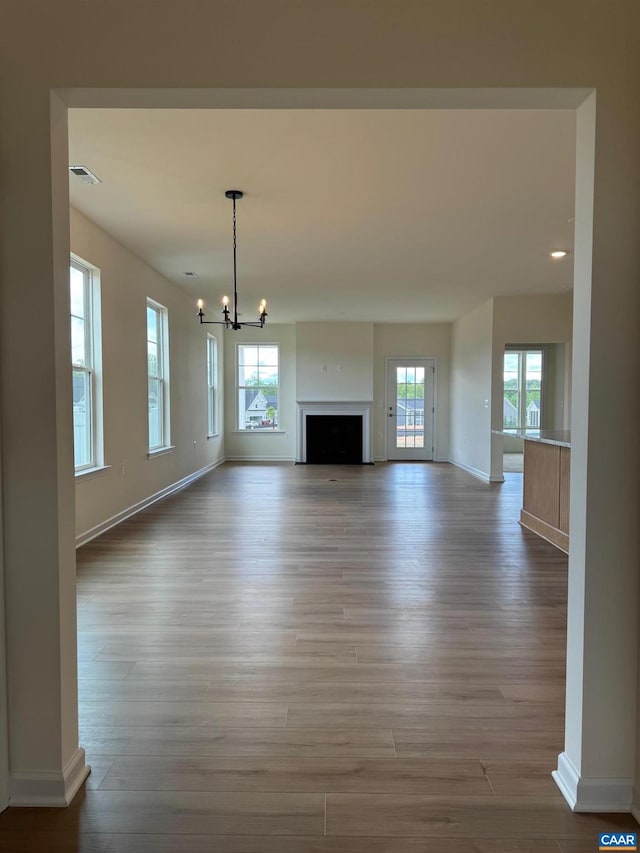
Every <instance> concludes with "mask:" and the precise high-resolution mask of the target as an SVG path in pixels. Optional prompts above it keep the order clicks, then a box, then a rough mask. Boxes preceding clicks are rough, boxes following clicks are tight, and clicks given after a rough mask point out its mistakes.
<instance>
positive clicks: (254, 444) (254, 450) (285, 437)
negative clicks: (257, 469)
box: [224, 323, 296, 462]
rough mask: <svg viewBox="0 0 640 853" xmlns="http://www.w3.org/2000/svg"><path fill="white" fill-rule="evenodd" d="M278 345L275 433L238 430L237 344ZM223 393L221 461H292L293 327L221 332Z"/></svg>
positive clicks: (293, 414) (294, 354)
mask: <svg viewBox="0 0 640 853" xmlns="http://www.w3.org/2000/svg"><path fill="white" fill-rule="evenodd" d="M250 343H259V344H278V346H279V348H280V387H279V396H280V399H279V400H278V429H277V430H273V431H269V432H265V431H262V430H258V431H254V430H238V422H237V421H238V406H237V403H236V399H235V388H236V381H237V363H238V359H237V345H238V344H250ZM224 352H225V358H224V363H225V370H224V384H225V388H226V389H227V390H226V397H225V399H226V405H225V413H224V422H225V457H226V458H227V459H238V460H247V461H255V462H258V461H262V460H268V459H271V460H273V461H291V462H293V460H295V458H296V396H295V395H296V326H294V325H293V324H288V325H287V324H280V325H279V324H277V323H268V324H267V325H266V326H265V328H264V329H254V328H251V327H249V328H244V329H240V330H239V331H237V332H230V331H225V332H224Z"/></svg>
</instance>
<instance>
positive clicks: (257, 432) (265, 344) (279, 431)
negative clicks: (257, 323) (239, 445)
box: [233, 341, 287, 435]
mask: <svg viewBox="0 0 640 853" xmlns="http://www.w3.org/2000/svg"><path fill="white" fill-rule="evenodd" d="M240 347H276V348H277V350H278V384H277V386H276V387H277V389H278V427H279V428H278V429H255V430H254V429H242V427H241V426H240V424H239V420H240V412H239V409H238V395H239V393H240V389H241V388H248V387H250V386H248V385H242V386H241V385H240ZM235 362H236V364H235V403H234V407H235V410H236V428H235V429H234V430H233V434H234V435H284V434H285V433H286V432H287V430H283V429H281V428H280V426H281V425H280V400H281V396H280V392H281V388H280V378H281V377H280V344H279V343H278V342H276V341H245V342H243V343H236V358H235ZM256 387H259V388H260V387H267V386H256Z"/></svg>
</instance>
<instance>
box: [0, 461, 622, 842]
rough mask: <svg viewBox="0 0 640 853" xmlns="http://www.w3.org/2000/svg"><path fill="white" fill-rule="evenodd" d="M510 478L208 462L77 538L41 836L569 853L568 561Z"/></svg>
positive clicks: (23, 835) (5, 830) (616, 821)
mask: <svg viewBox="0 0 640 853" xmlns="http://www.w3.org/2000/svg"><path fill="white" fill-rule="evenodd" d="M521 493H522V478H521V476H518V475H509V476H508V477H507V481H506V482H505V483H504V484H503V485H491V486H489V485H487V484H484V483H482V482H480V481H478V480H476V479H474V478H473V477H471V476H469V475H467V474H466V473H464V472H462V471H460V470H458V469H456V468H453V467H451V466H449V465H433V464H423V465H420V464H396V465H393V464H388V465H376V466H375V467H368V466H366V467H322V466H308V467H304V466H293V465H257V466H255V465H254V466H249V465H225V466H223V467H221V468H219V469H218V470H216V471H215V472H213V473H212V474H210V475H209V476H207V477H206V478H204V479H202V480H201V481H199V482H198V483H196V484H195V485H193V486H192V487H191V488H189V489H188V490H186V491H184V492H182V493H181V494H179V495H177V496H175V497H172V498H170V499H168V500H166V501H164V502H163V503H160V504H158V505H156V506H154V507H152V508H151V509H149V510H148V511H146V512H144V513H142V514H140V515H138V516H136V517H135V518H133V519H131V520H130V521H128V522H126V523H125V524H122V525H121V526H120V527H118V528H117V529H115V530H113V531H111V532H110V533H108V534H106V535H105V536H103V537H101V538H100V539H99V540H96V541H94V542H93V543H90V544H89V545H87V546H85V547H84V548H83V549H81V551H80V552H79V553H78V622H79V676H80V714H81V743H82V744H83V745H84V746H85V748H86V750H87V756H88V761H89V762H90V763H91V765H92V767H93V772H92V775H91V776H90V777H89V780H88V782H87V785H86V790H85V791H83V792H81V794H80V795H79V796H78V798H77V800H76V801H75V802H74V804H73V805H72V807H71V808H69V809H66V810H54V809H9V810H8V811H7V812H5V813H4V814H3V815H2V816H0V850H2V851H16V853H18V851H33V853H54V851H55V853H70V852H71V851H74V853H78V851H91V853H98V852H100V853H107V851H108V853H174V851H178V853H204V851H215V853H405V851H407V853H418V851H428V853H439V851H443V853H444V851H448V853H474V851H475V853H489V851H491V853H534V851H535V853H559V851H563V853H576V852H577V851H590V850H596V849H597V840H598V833H599V832H601V831H605V830H615V829H624V828H628V827H634V826H635V823H634V821H633V820H632V819H631V818H630V817H627V816H607V815H600V816H588V815H575V814H572V813H571V812H570V811H569V810H568V808H567V806H566V804H565V802H564V800H563V799H562V797H561V795H560V794H559V792H558V791H557V789H556V787H555V785H554V783H553V781H552V780H551V777H550V775H549V774H550V772H551V770H552V769H553V768H554V767H555V765H556V760H557V754H558V753H559V752H560V751H561V750H562V748H563V710H564V665H565V656H564V647H565V618H566V592H567V577H566V571H567V561H566V557H565V556H564V555H563V554H562V553H561V552H560V551H558V550H556V549H555V548H553V547H552V546H551V545H548V544H547V543H546V542H544V541H543V540H541V539H539V538H538V537H536V536H535V535H533V534H531V533H529V532H528V531H526V530H524V529H523V528H521V527H520V526H519V525H518V523H517V519H518V513H519V510H520V507H521Z"/></svg>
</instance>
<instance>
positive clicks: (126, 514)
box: [76, 458, 226, 548]
mask: <svg viewBox="0 0 640 853" xmlns="http://www.w3.org/2000/svg"><path fill="white" fill-rule="evenodd" d="M225 461H226V460H225V459H224V458H223V459H218V460H217V461H216V462H212V463H211V464H210V465H205V466H204V468H199V469H198V470H197V471H194V472H193V473H192V474H187V476H186V477H183V478H182V479H181V480H178V481H177V482H176V483H172V484H171V485H170V486H166V488H164V489H160V491H159V492H156V493H155V494H154V495H149V497H148V498H144V499H143V500H141V501H138V503H136V504H133V505H132V506H129V507H127V508H126V509H123V510H121V511H120V512H118V513H116V514H115V515H112V516H111V518H107V519H106V520H105V521H101V522H100V524H96V526H95V527H90V528H89V530H85V531H84V533H79V534H78V535H77V536H76V548H80V546H81V545H86V544H87V542H91V540H92V539H95V538H96V536H101V535H102V534H103V533H106V532H107V530H111V528H112V527H115V526H116V525H117V524H120V523H121V522H122V521H126V519H127V518H131V516H132V515H135V514H136V513H138V512H141V511H142V510H143V509H146V508H147V507H148V506H151V504H154V503H156V501H161V500H162V499H163V498H168V497H169V495H173V494H175V493H176V492H180V491H181V490H182V489H186V487H187V486H190V485H191V483H194V482H195V481H196V480H199V479H200V477H204V475H205V474H208V473H209V471H213V469H214V468H217V467H218V465H222V463H223V462H225Z"/></svg>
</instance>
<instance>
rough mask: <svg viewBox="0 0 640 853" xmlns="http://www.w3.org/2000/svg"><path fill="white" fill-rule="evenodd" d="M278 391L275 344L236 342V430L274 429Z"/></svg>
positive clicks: (277, 357) (276, 421) (276, 348)
mask: <svg viewBox="0 0 640 853" xmlns="http://www.w3.org/2000/svg"><path fill="white" fill-rule="evenodd" d="M278 391H279V352H278V346H277V345H276V344H238V429H239V430H274V429H276V427H277V426H278V398H279V393H278Z"/></svg>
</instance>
